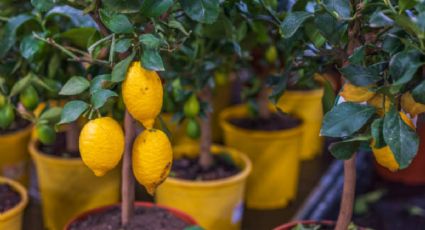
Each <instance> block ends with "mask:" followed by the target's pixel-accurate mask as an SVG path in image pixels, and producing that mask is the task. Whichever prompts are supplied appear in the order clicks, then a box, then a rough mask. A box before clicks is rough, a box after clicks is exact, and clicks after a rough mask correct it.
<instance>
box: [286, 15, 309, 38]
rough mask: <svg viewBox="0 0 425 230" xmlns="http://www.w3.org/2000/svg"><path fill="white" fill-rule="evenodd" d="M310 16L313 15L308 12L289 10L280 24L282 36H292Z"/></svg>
mask: <svg viewBox="0 0 425 230" xmlns="http://www.w3.org/2000/svg"><path fill="white" fill-rule="evenodd" d="M311 17H313V14H312V13H309V12H304V11H298V12H289V13H288V14H287V15H286V17H285V19H284V20H283V22H282V24H281V25H280V29H281V30H282V34H283V36H284V37H285V38H289V37H292V35H294V34H295V32H297V30H298V29H299V28H300V27H301V26H302V24H303V23H304V21H305V20H307V19H309V18H311Z"/></svg>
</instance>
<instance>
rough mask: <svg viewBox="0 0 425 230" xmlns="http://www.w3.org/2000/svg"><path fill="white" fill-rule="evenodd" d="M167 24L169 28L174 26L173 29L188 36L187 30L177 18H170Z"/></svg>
mask: <svg viewBox="0 0 425 230" xmlns="http://www.w3.org/2000/svg"><path fill="white" fill-rule="evenodd" d="M168 26H169V27H171V28H174V29H178V30H180V32H182V33H183V34H184V35H186V36H189V32H187V30H186V29H185V28H184V26H183V25H182V23H181V22H179V21H177V20H170V21H169V22H168Z"/></svg>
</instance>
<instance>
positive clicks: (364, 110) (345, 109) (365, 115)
mask: <svg viewBox="0 0 425 230" xmlns="http://www.w3.org/2000/svg"><path fill="white" fill-rule="evenodd" d="M375 112H376V109H375V108H374V107H373V106H369V105H361V104H356V103H352V102H344V103H341V104H339V105H336V106H335V107H334V108H333V109H332V110H331V111H329V112H328V113H327V114H326V115H325V117H324V119H323V123H322V129H321V130H320V135H321V136H328V137H347V136H350V135H352V134H353V133H355V132H356V131H358V130H359V129H361V128H362V127H363V126H364V125H365V124H366V123H367V122H368V121H369V119H370V118H371V117H372V116H373V115H374V114H375Z"/></svg>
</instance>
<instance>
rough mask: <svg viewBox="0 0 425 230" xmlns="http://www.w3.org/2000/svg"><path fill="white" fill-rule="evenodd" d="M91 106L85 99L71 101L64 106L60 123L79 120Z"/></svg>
mask: <svg viewBox="0 0 425 230" xmlns="http://www.w3.org/2000/svg"><path fill="white" fill-rule="evenodd" d="M88 108H89V104H87V103H85V102H84V101H79V100H75V101H70V102H68V103H66V105H65V106H64V107H63V110H62V114H61V120H60V121H59V123H58V124H65V123H70V122H73V121H75V120H77V119H78V118H79V117H80V116H81V114H83V113H84V112H85V111H86V110H87V109H88Z"/></svg>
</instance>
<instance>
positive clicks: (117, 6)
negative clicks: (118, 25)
mask: <svg viewBox="0 0 425 230" xmlns="http://www.w3.org/2000/svg"><path fill="white" fill-rule="evenodd" d="M143 1H144V0H125V1H123V0H102V4H103V5H104V6H105V7H106V8H107V9H108V10H110V11H115V12H120V13H135V12H138V11H139V10H140V9H141V8H142V4H143Z"/></svg>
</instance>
